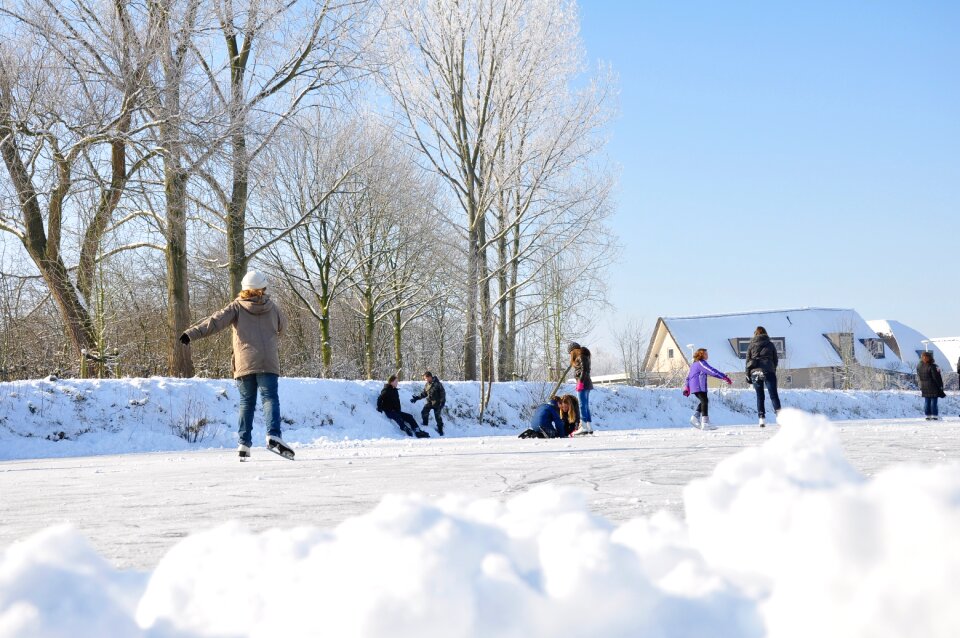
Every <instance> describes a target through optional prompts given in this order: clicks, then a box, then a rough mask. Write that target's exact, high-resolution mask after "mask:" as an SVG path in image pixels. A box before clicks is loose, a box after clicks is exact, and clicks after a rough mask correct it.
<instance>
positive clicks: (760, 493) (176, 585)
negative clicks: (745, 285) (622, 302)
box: [0, 379, 960, 638]
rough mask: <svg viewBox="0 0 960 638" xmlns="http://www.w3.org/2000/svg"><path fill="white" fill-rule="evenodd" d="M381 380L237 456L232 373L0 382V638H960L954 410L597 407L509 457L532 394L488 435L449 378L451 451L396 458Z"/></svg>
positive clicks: (296, 408) (303, 397) (419, 445)
mask: <svg viewBox="0 0 960 638" xmlns="http://www.w3.org/2000/svg"><path fill="white" fill-rule="evenodd" d="M410 387H411V386H407V388H406V390H405V391H402V392H401V396H402V397H403V398H404V401H406V397H407V396H409V392H408V390H409V389H410ZM378 389H379V384H372V383H370V384H365V383H353V382H332V381H326V382H317V381H307V380H284V383H283V385H281V401H282V403H283V405H284V409H283V413H284V417H285V419H286V423H285V437H286V438H288V439H289V440H291V441H293V442H295V443H296V444H297V460H296V461H294V462H289V461H285V460H283V459H280V458H279V457H277V456H275V455H272V454H270V453H268V452H266V451H265V450H264V449H263V448H262V447H260V448H255V449H254V458H253V460H252V461H251V462H249V463H245V464H241V463H238V462H237V460H236V457H235V452H234V450H233V446H234V445H235V440H236V439H235V434H234V433H233V429H234V426H233V424H234V419H235V417H234V414H233V411H234V409H235V399H236V391H235V389H234V388H233V387H232V385H231V384H230V383H228V382H220V381H208V382H203V381H174V380H165V379H150V380H141V381H127V382H100V383H97V382H78V381H69V382H67V381H42V382H41V381H38V382H30V383H20V384H5V385H2V386H0V397H2V398H0V424H2V430H3V432H2V435H0V444H2V446H3V449H4V454H5V457H6V458H8V459H14V460H8V461H6V462H2V463H0V548H2V554H0V636H31V637H32V636H151V637H173V636H178V637H180V636H191V637H195V636H247V635H250V636H391V637H393V636H417V637H420V638H422V637H424V636H559V635H563V636H725V637H726V636H773V637H783V636H797V637H800V636H804V637H809V636H838V637H840V636H843V637H858V636H863V637H871V638H872V637H875V636H878V637H884V636H924V637H939V636H943V637H946V636H956V635H958V631H957V628H958V627H960V607H958V606H957V605H956V604H955V601H956V599H957V597H958V596H960V584H958V582H960V579H957V578H956V577H955V576H956V574H957V573H960V543H958V542H956V539H957V538H958V537H960V463H958V459H960V420H958V419H957V418H956V414H957V410H956V407H957V406H956V403H955V401H956V399H955V397H950V399H948V400H947V401H944V402H942V413H944V414H947V413H948V412H949V414H951V415H952V417H951V418H950V419H948V420H945V421H943V422H938V423H929V422H925V421H923V419H922V418H919V419H918V418H917V417H916V416H915V415H916V413H917V408H918V404H919V399H918V397H917V396H916V395H915V394H910V393H904V394H901V393H806V392H786V393H784V397H783V398H784V403H785V404H787V405H793V406H797V405H799V406H801V407H804V408H806V409H808V410H812V409H816V410H818V411H819V412H823V413H827V414H830V416H831V418H833V419H837V418H841V417H844V416H846V417H848V419H849V418H850V417H855V418H853V419H850V420H846V421H843V422H837V423H834V424H831V423H829V422H828V421H827V420H826V419H825V418H823V417H818V416H812V415H810V414H805V413H802V412H800V411H797V410H786V411H784V412H783V413H781V415H780V421H781V424H780V425H778V426H774V427H769V428H766V429H760V428H758V427H756V426H754V425H750V426H749V427H736V424H738V423H739V424H748V423H752V421H753V414H752V411H753V410H752V393H751V394H748V393H747V392H742V391H730V392H727V393H725V394H724V395H720V394H717V395H716V396H715V397H713V400H712V403H711V408H712V410H711V413H712V416H713V420H714V421H715V422H717V423H720V424H721V425H723V427H721V428H720V429H718V430H716V431H714V432H700V431H697V430H694V429H692V428H690V427H689V426H688V425H686V424H685V423H684V422H685V419H686V418H687V416H688V415H689V409H690V407H691V406H692V401H689V400H684V399H683V398H682V397H680V396H679V391H665V390H664V391H654V390H639V389H632V388H620V389H617V390H607V389H601V390H598V391H597V392H596V393H595V395H594V397H592V398H594V399H595V400H594V401H592V403H594V412H595V421H596V422H597V423H598V425H599V426H600V427H601V428H602V430H601V431H600V432H599V433H598V434H597V435H595V436H593V437H587V438H583V439H563V440H519V439H517V438H516V436H515V434H516V432H517V430H518V429H520V428H521V426H523V425H524V421H525V417H526V415H527V414H528V413H529V410H530V408H531V407H532V405H533V404H535V403H536V401H538V400H539V398H540V397H539V396H538V395H537V393H538V389H539V391H540V392H545V391H546V390H548V388H540V386H537V385H533V384H527V385H511V386H504V387H498V388H497V389H496V390H495V396H496V397H497V398H496V401H495V403H494V409H493V410H492V418H493V419H494V420H495V422H496V423H497V424H498V426H497V427H494V426H490V425H484V426H480V425H476V424H472V423H470V406H471V405H473V403H474V402H475V400H474V395H473V393H474V392H475V391H476V387H475V386H473V385H471V384H448V394H449V395H450V397H451V402H450V403H451V405H450V408H451V409H450V410H449V412H450V415H449V417H448V422H449V423H448V428H449V429H450V431H451V434H452V436H451V437H447V438H444V439H440V438H437V437H434V438H431V439H423V440H412V439H407V438H405V437H403V438H402V437H401V436H400V435H399V433H397V432H395V431H394V429H393V428H392V427H391V426H390V425H389V423H387V422H385V420H384V419H383V418H382V417H381V416H380V415H378V414H376V412H374V411H373V408H372V406H371V405H369V404H370V403H372V398H373V397H375V396H376V391H377V390H378ZM224 395H226V396H224ZM81 396H82V397H85V398H78V397H81ZM218 397H222V398H218ZM188 399H189V400H188ZM30 406H33V409H31V408H30ZM185 406H186V407H185ZM178 415H179V416H186V417H188V418H187V419H186V420H189V419H191V418H194V417H196V418H198V419H199V418H204V419H206V420H207V423H209V424H212V426H213V430H215V431H212V432H211V433H210V434H209V435H208V437H207V438H206V439H205V440H204V441H202V442H200V443H199V444H188V443H186V442H185V441H184V440H183V439H181V438H179V437H176V436H174V435H173V434H171V432H172V430H173V429H175V424H176V422H177V420H176V419H177V417H178ZM198 415H199V416H198ZM321 423H323V425H320V424H321ZM54 432H64V437H65V438H63V439H60V437H59V435H55V436H52V437H51V439H57V440H50V439H47V438H45V437H46V436H48V435H49V434H51V433H54ZM28 434H29V435H32V436H27V435H28ZM258 438H259V440H262V428H260V429H259V430H258ZM147 450H159V451H153V452H151V453H138V454H132V453H129V452H132V451H140V452H143V451H147ZM93 453H97V454H102V456H81V455H87V454H93ZM41 457H43V458H41Z"/></svg>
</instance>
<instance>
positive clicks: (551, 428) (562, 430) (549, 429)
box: [530, 402, 567, 439]
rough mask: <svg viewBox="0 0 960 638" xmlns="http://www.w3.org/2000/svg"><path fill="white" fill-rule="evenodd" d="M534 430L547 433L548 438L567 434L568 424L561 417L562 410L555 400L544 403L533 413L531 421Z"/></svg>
mask: <svg viewBox="0 0 960 638" xmlns="http://www.w3.org/2000/svg"><path fill="white" fill-rule="evenodd" d="M530 428H531V429H532V430H539V431H540V432H543V433H544V434H546V435H547V438H548V439H556V438H559V437H563V436H566V435H567V426H566V425H564V423H563V419H561V418H560V410H559V408H557V404H556V403H554V402H550V403H544V404H543V405H541V406H540V407H539V408H537V411H536V412H534V414H533V419H531V422H530Z"/></svg>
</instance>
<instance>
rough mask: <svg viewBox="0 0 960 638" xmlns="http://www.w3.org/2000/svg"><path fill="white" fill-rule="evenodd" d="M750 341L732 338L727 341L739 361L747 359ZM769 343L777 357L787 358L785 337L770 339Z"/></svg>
mask: <svg viewBox="0 0 960 638" xmlns="http://www.w3.org/2000/svg"><path fill="white" fill-rule="evenodd" d="M750 339H751V337H734V338H733V339H729V342H730V347H731V348H733V351H734V352H735V353H736V354H737V356H738V357H740V358H741V359H746V358H747V350H749V349H750ZM770 341H771V342H772V343H773V347H775V348H776V349H777V357H778V358H780V359H783V358H784V357H786V356H787V338H786V337H770Z"/></svg>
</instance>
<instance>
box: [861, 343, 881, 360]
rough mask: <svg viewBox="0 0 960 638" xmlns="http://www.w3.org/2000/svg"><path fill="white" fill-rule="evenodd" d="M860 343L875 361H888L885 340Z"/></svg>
mask: <svg viewBox="0 0 960 638" xmlns="http://www.w3.org/2000/svg"><path fill="white" fill-rule="evenodd" d="M860 343H862V344H863V347H864V348H866V349H867V352H869V353H870V354H871V355H873V358H874V359H886V358H887V352H886V349H885V348H884V347H883V339H861V340H860Z"/></svg>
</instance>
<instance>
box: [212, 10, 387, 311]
mask: <svg viewBox="0 0 960 638" xmlns="http://www.w3.org/2000/svg"><path fill="white" fill-rule="evenodd" d="M367 4H368V0H339V1H338V0H320V1H318V2H314V1H309V0H308V1H304V0H300V1H298V0H292V1H285V0H212V5H213V11H214V13H215V14H216V20H217V24H218V26H219V30H220V36H221V37H222V42H223V46H224V51H223V57H224V58H225V60H226V65H225V68H224V69H223V71H224V72H223V73H220V72H219V69H215V68H213V67H212V66H211V65H209V64H207V65H205V66H204V69H205V70H206V72H207V74H208V81H209V84H210V87H211V89H212V96H213V99H215V100H216V101H217V102H218V103H219V104H220V105H221V108H222V109H223V110H224V111H225V112H226V113H227V114H228V116H227V118H226V120H225V122H224V124H225V128H224V130H223V131H222V132H221V133H220V135H221V137H222V139H223V140H225V141H226V142H227V143H228V149H229V155H228V156H227V157H225V158H224V159H226V160H227V161H228V163H229V164H228V166H226V167H224V169H225V170H219V168H218V167H214V168H213V169H212V170H209V171H206V172H204V173H203V177H204V179H205V180H206V181H207V184H208V186H209V187H210V189H211V191H212V192H213V193H214V195H215V198H216V201H217V203H218V205H219V206H218V207H219V209H220V212H218V213H217V214H218V216H219V217H221V218H222V222H223V224H222V228H223V231H224V233H225V235H226V246H227V262H226V264H225V265H226V267H227V269H228V271H229V273H230V286H231V289H232V290H233V292H234V294H236V293H237V292H239V291H240V280H241V279H242V278H243V275H244V273H245V272H246V270H247V266H248V263H249V262H250V260H251V259H253V258H254V256H255V255H256V254H257V253H259V252H261V251H263V250H265V249H266V248H267V247H268V245H269V244H271V243H273V241H275V238H274V237H272V236H271V233H266V236H265V237H264V238H261V239H259V244H260V245H259V246H258V247H257V248H255V249H253V250H249V249H248V247H247V242H248V240H249V238H248V237H247V234H248V233H247V230H248V229H247V212H248V205H249V196H250V192H249V186H250V167H251V165H252V163H253V162H255V161H256V159H257V157H258V156H259V155H260V154H261V153H263V152H264V150H265V149H266V148H267V147H268V146H269V145H270V144H271V143H272V142H273V141H274V140H275V137H276V134H277V133H278V132H279V131H280V130H281V129H282V128H283V127H284V125H285V124H286V122H287V121H288V120H289V119H290V118H291V117H293V116H294V115H296V113H297V112H298V111H299V110H300V109H301V108H303V107H304V106H305V105H312V106H316V105H317V104H322V105H324V106H327V107H329V106H333V105H335V103H336V95H337V94H338V92H339V91H340V89H342V88H344V87H346V86H348V85H349V84H350V82H351V81H352V80H353V79H354V78H355V77H357V76H358V75H359V74H361V73H362V72H363V66H364V63H365V62H364V60H363V54H364V51H365V49H366V48H367V40H368V38H369V37H370V31H371V30H370V29H368V28H367V24H366V23H367V20H366V19H365V16H367V15H368V12H367V10H366V5H367ZM374 31H375V29H374ZM261 230H264V229H261ZM282 231H283V229H278V231H277V232H282ZM261 234H262V233H261Z"/></svg>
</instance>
